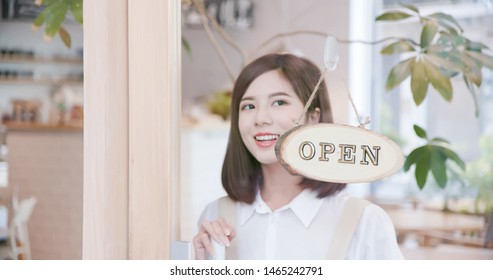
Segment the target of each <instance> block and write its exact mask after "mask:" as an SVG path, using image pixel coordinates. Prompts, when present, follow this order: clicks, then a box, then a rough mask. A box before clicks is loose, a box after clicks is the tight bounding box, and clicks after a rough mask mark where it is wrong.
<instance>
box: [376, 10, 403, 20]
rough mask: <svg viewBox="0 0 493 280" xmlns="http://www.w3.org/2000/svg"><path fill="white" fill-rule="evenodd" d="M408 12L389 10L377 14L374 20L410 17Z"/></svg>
mask: <svg viewBox="0 0 493 280" xmlns="http://www.w3.org/2000/svg"><path fill="white" fill-rule="evenodd" d="M410 16H411V15H410V14H407V13H404V12H399V11H389V12H385V13H383V14H381V15H379V16H378V17H377V18H376V19H375V20H376V21H379V20H402V19H406V18H408V17H410Z"/></svg>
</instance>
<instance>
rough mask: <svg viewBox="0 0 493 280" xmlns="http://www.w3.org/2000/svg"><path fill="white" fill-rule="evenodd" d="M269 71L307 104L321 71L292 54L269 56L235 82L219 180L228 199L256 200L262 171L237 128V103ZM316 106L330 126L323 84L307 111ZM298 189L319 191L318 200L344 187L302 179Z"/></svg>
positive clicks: (321, 117)
mask: <svg viewBox="0 0 493 280" xmlns="http://www.w3.org/2000/svg"><path fill="white" fill-rule="evenodd" d="M272 70H278V71H279V72H280V73H281V74H282V75H283V76H284V77H285V78H286V80H287V81H288V82H289V83H290V84H291V86H292V87H293V89H294V91H295V92H296V95H297V96H298V97H299V98H300V100H301V101H302V103H303V104H306V102H307V101H308V99H309V97H310V94H311V92H312V91H313V89H314V88H315V85H316V83H317V82H318V79H319V77H320V69H318V67H317V66H316V65H315V64H313V63H312V62H311V61H309V60H307V59H305V58H301V57H297V56H294V55H291V54H269V55H265V56H262V57H260V58H258V59H256V60H255V61H253V62H251V63H250V64H248V65H247V66H246V67H245V68H244V69H243V71H242V72H241V73H240V75H239V76H238V78H237V79H236V82H235V86H234V88H233V94H232V100H231V112H230V113H231V130H230V134H229V140H228V146H227V149H226V156H225V158H224V162H223V167H222V175H221V180H222V184H223V187H224V189H225V190H226V192H227V193H228V195H229V197H230V198H232V199H233V200H235V201H241V202H245V203H248V204H251V203H253V201H254V200H255V196H256V192H257V186H259V185H260V184H261V182H262V170H261V167H260V163H259V162H258V161H257V160H256V159H255V157H254V156H253V155H252V154H251V153H250V152H249V151H248V149H247V148H246V146H245V144H244V143H243V140H242V138H241V135H240V131H239V128H238V118H239V116H238V115H239V111H240V108H239V107H240V101H241V98H242V97H243V95H244V94H245V92H246V91H247V89H248V87H249V86H250V84H251V83H252V82H253V81H254V80H255V79H256V78H257V77H259V76H260V75H262V74H264V73H266V72H269V71H272ZM317 107H318V108H320V122H324V123H332V122H333V119H332V110H331V108H330V101H329V95H328V91H327V87H326V85H325V82H323V83H322V84H321V85H320V88H319V89H318V92H317V94H316V96H315V98H314V100H313V102H312V104H311V106H310V108H309V110H308V112H311V111H313V110H315V108H317ZM300 186H302V187H303V188H310V189H313V190H316V191H318V197H319V198H322V197H327V196H330V195H333V194H335V193H337V192H339V191H341V190H342V189H344V187H345V186H346V184H339V183H327V182H321V181H316V180H312V179H308V178H303V180H302V181H301V183H300Z"/></svg>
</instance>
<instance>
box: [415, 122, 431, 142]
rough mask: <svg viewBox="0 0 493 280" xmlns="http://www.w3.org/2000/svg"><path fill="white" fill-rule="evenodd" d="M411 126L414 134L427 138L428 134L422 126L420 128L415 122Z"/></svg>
mask: <svg viewBox="0 0 493 280" xmlns="http://www.w3.org/2000/svg"><path fill="white" fill-rule="evenodd" d="M413 128H414V132H415V133H416V135H418V137H419V138H422V139H428V135H426V131H425V130H424V129H423V128H421V127H420V126H419V125H417V124H415V125H413Z"/></svg>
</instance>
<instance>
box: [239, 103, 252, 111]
mask: <svg viewBox="0 0 493 280" xmlns="http://www.w3.org/2000/svg"><path fill="white" fill-rule="evenodd" d="M253 109H255V106H253V105H252V104H246V105H243V106H241V108H240V110H241V111H246V110H253Z"/></svg>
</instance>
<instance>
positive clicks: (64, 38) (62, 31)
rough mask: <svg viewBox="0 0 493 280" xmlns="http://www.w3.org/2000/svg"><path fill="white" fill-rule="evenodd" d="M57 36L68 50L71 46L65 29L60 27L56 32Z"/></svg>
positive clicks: (70, 40)
mask: <svg viewBox="0 0 493 280" xmlns="http://www.w3.org/2000/svg"><path fill="white" fill-rule="evenodd" d="M58 35H60V38H62V41H63V43H64V44H65V46H66V47H67V48H69V49H70V47H71V46H72V39H71V38H70V34H68V32H67V30H65V28H63V27H60V29H59V30H58Z"/></svg>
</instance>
